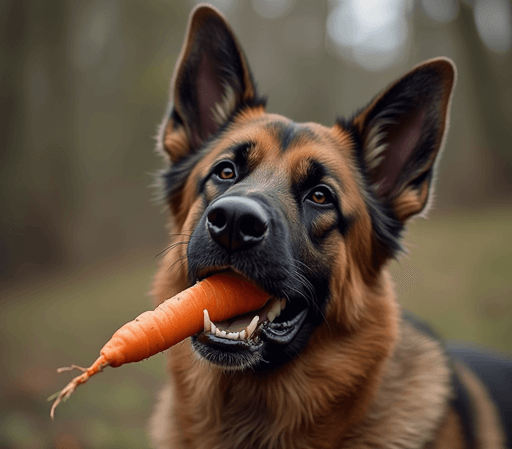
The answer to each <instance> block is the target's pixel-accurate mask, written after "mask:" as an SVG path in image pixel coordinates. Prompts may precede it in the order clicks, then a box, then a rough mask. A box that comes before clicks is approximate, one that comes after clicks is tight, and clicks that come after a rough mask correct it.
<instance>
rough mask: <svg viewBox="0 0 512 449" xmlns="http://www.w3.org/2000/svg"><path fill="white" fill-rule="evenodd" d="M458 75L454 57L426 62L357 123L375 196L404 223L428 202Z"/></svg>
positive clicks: (360, 117) (404, 77)
mask: <svg viewBox="0 0 512 449" xmlns="http://www.w3.org/2000/svg"><path fill="white" fill-rule="evenodd" d="M455 76H456V71H455V65H454V64H453V62H452V61H451V60H450V59H447V58H436V59H431V60H429V61H426V62H424V63H422V64H420V65H418V66H417V67H415V68H414V69H413V70H411V71H410V72H409V73H407V74H406V75H405V76H403V77H402V78H401V79H399V80H398V81H397V82H395V83H394V84H393V85H392V86H391V87H390V88H388V89H387V90H386V91H384V92H383V93H382V94H380V95H379V96H378V97H377V98H375V99H374V100H373V101H372V102H371V103H370V105H369V106H368V107H366V108H365V109H364V110H363V111H362V112H360V113H359V114H358V115H357V116H356V117H355V118H354V120H353V126H354V127H355V128H356V129H357V131H358V134H359V136H360V138H361V141H362V146H363V148H362V152H363V154H362V155H361V156H362V157H361V158H360V159H361V160H362V163H363V166H364V169H365V171H366V175H367V178H368V180H369V182H370V184H371V187H372V189H373V192H374V194H375V195H376V197H377V199H378V200H380V201H381V202H382V203H384V204H385V205H386V206H387V207H389V208H390V209H391V210H392V211H393V213H394V215H395V217H396V218H397V219H398V220H399V221H400V222H402V223H404V222H405V220H407V219H408V218H409V217H411V216H413V215H416V214H418V213H420V212H421V211H423V210H424V209H425V207H426V205H427V203H428V199H429V195H430V193H431V190H432V182H433V169H434V165H435V161H436V158H437V156H438V155H439V153H440V150H441V148H442V145H443V142H444V139H445V135H446V131H447V128H448V114H449V109H450V100H451V96H452V90H453V86H454V82H455Z"/></svg>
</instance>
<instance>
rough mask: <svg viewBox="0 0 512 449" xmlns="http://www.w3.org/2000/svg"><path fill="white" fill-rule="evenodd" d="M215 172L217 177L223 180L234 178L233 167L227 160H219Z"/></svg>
mask: <svg viewBox="0 0 512 449" xmlns="http://www.w3.org/2000/svg"><path fill="white" fill-rule="evenodd" d="M215 174H216V175H217V177H218V178H219V179H222V180H223V181H226V180H229V179H235V177H236V172H235V167H234V165H233V164H232V163H231V162H228V161H224V162H221V163H220V164H219V165H217V167H215Z"/></svg>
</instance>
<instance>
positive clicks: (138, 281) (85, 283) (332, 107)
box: [0, 0, 512, 449]
mask: <svg viewBox="0 0 512 449" xmlns="http://www.w3.org/2000/svg"><path fill="white" fill-rule="evenodd" d="M194 4H195V2H193V1H189V0H167V1H165V0H145V1H135V0H89V1H87V2H79V1H71V0H53V1H47V0H23V1H17V0H3V1H2V2H1V4H0V118H1V120H0V135H1V136H2V141H3V142H4V143H3V144H2V149H1V151H0V182H1V193H2V194H1V195H0V210H1V211H2V212H1V213H0V350H1V354H2V367H1V370H0V385H1V387H0V403H1V404H2V405H1V406H0V448H1V449H4V448H47V447H48V448H50V447H57V448H103V449H104V448H119V447H126V448H129V447H139V448H140V447H149V441H148V439H147V436H146V433H145V427H146V421H147V418H148V416H149V414H150V412H151V407H152V404H153V403H154V399H155V393H156V391H157V389H158V388H159V387H160V386H161V385H163V383H164V380H165V373H164V365H165V358H164V357H163V356H155V357H154V358H152V359H150V360H148V361H145V362H144V363H140V364H135V365H133V366H131V365H129V366H126V367H123V368H122V369H120V370H119V371H117V370H110V371H108V370H107V371H106V372H105V373H103V374H102V375H101V376H100V377H99V378H97V379H95V381H94V382H92V383H91V384H90V385H88V387H87V388H84V390H83V391H80V390H79V391H78V392H77V393H76V395H75V396H74V397H73V398H72V400H71V401H70V402H69V403H67V404H65V405H63V406H61V407H60V408H59V410H58V411H57V416H56V420H55V422H51V421H50V419H49V407H50V406H49V404H48V403H47V402H46V398H47V397H48V396H49V395H50V394H52V393H54V392H55V391H57V390H59V389H60V388H62V387H63V386H64V385H65V383H66V382H67V381H68V380H69V376H68V375H66V374H62V375H60V376H57V374H56V373H55V368H56V367H58V366H63V365H68V364H70V363H78V364H80V365H88V364H89V363H90V362H91V361H92V360H93V359H94V358H95V357H96V355H97V353H98V350H99V349H100V348H101V346H102V345H103V344H104V342H105V341H107V340H108V338H109V337H110V336H111V334H112V333H113V332H114V331H115V329H117V327H118V326H120V325H121V324H123V323H124V322H126V321H128V320H130V319H132V318H133V317H134V316H135V315H136V314H138V313H140V312H142V311H144V310H146V309H148V308H149V307H151V301H150V298H149V297H148V294H147V292H148V291H149V289H150V286H151V278H152V275H153V273H154V272H155V271H156V267H157V263H158V257H156V255H157V254H158V253H159V252H160V251H161V250H163V249H164V248H165V247H166V245H167V236H166V230H165V227H164V226H165V221H166V212H165V211H162V206H161V205H158V204H155V202H154V201H152V200H153V198H154V196H155V189H153V188H150V186H151V185H152V184H154V178H153V174H154V173H156V172H157V170H158V169H159V168H161V167H162V161H161V159H160V158H159V157H158V156H157V155H156V154H155V152H154V150H153V148H154V140H153V136H154V135H155V133H156V126H157V124H158V123H159V122H160V120H161V116H162V114H163V113H164V111H165V108H166V104H167V99H168V96H169V81H170V78H171V75H172V71H173V67H174V64H175V61H176V58H177V56H178V53H179V50H180V46H181V43H182V39H183V35H184V32H185V27H186V23H187V16H188V14H189V12H190V10H191V8H192V7H193V6H194ZM213 4H215V5H216V6H217V7H219V8H220V9H221V10H222V11H223V12H224V13H225V14H226V15H227V17H228V19H229V21H230V23H231V24H232V26H233V28H234V30H235V32H236V33H237V35H238V37H239V40H240V42H241V43H242V46H243V48H244V50H245V52H246V54H247V56H248V59H249V62H250V64H251V67H252V71H253V73H254V76H255V79H256V81H257V83H258V86H259V90H260V92H261V93H262V94H265V95H268V97H269V102H268V110H269V111H271V112H277V113H280V114H284V115H286V116H289V117H290V118H292V119H294V120H296V121H317V122H321V123H323V124H325V125H331V124H333V123H334V119H335V118H336V116H338V115H341V116H350V115H351V114H352V113H354V112H355V111H356V110H357V109H358V108H359V107H361V106H364V105H365V104H366V103H367V102H368V101H370V100H371V98H372V97H373V96H374V95H376V94H377V93H378V92H379V91H380V90H381V89H383V88H384V87H385V86H386V85H387V84H388V83H390V82H392V81H393V80H394V79H395V78H396V77H398V76H400V75H402V74H403V73H404V72H406V71H407V70H409V69H410V68H411V67H412V66H413V65H415V64H417V63H419V62H421V61H423V60H425V59H428V58H432V57H436V56H448V57H450V58H452V59H453V60H454V61H455V63H456V65H457V67H458V83H457V87H456V90H455V96H454V100H453V108H452V114H451V129H450V132H449V136H448V139H447V142H446V146H445V151H444V155H443V158H442V161H441V164H440V165H439V173H438V182H437V193H436V202H435V207H434V208H433V210H432V211H431V212H430V215H429V216H430V219H429V220H421V219H419V220H417V221H416V222H415V223H414V224H412V225H411V226H410V227H409V232H408V234H407V236H406V243H407V247H408V248H409V255H408V256H406V257H404V258H402V259H401V260H400V261H399V262H398V263H397V262H393V264H392V270H393V273H394V276H395V280H396V284H397V291H398V294H399V298H400V302H401V303H402V304H403V305H404V306H405V307H407V308H409V309H412V310H413V311H415V312H417V313H418V314H420V315H421V316H423V317H425V318H427V319H429V320H430V321H431V322H432V323H433V324H434V325H435V327H436V328H437V330H438V331H439V332H440V333H441V334H442V335H444V336H446V337H448V338H464V339H469V340H472V341H474V342H476V343H478V344H485V345H487V346H491V347H493V348H495V349H498V350H503V351H512V328H511V326H510V322H511V318H512V300H511V299H512V298H511V290H512V281H511V269H510V267H511V266H512V236H511V235H512V232H511V222H512V207H511V206H512V195H511V194H512V149H511V142H512V50H511V44H512V7H511V3H510V2H509V0H472V1H459V0H421V1H420V0H331V1H320V0H250V1H249V0H244V1H240V0H239V1H236V0H216V1H215V2H213Z"/></svg>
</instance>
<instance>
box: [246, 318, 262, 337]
mask: <svg viewBox="0 0 512 449" xmlns="http://www.w3.org/2000/svg"><path fill="white" fill-rule="evenodd" d="M259 319H260V317H259V316H257V315H256V316H255V317H254V318H253V319H252V321H251V323H250V324H249V326H247V327H246V328H245V329H244V330H246V331H247V338H248V339H249V338H251V335H252V333H253V332H254V330H255V329H256V326H257V325H258V320H259Z"/></svg>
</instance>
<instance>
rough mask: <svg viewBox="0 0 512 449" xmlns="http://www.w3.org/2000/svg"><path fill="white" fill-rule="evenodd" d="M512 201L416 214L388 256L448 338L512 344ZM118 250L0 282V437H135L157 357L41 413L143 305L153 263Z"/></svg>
mask: <svg viewBox="0 0 512 449" xmlns="http://www.w3.org/2000/svg"><path fill="white" fill-rule="evenodd" d="M511 223H512V208H510V207H508V208H502V209H493V210H485V211H467V212H457V213H451V214H443V213H441V212H436V211H433V213H432V214H431V218H430V219H429V220H422V219H419V220H417V222H416V223H414V224H412V225H411V226H410V227H409V233H408V234H407V236H406V242H407V247H408V249H409V255H408V256H407V257H402V258H401V260H400V261H399V263H397V262H393V263H392V264H391V270H392V272H393V275H394V278H395V281H396V289H397V292H398V294H399V298H400V302H401V304H402V305H403V306H404V307H406V308H408V309H410V310H412V311H414V312H416V313H418V314H419V315H420V316H422V317H424V318H426V319H427V320H429V321H430V322H431V323H433V324H434V326H435V327H436V329H437V330H438V331H439V332H440V333H441V334H442V335H444V336H446V337H449V338H460V339H468V340H472V341H475V342H478V343H481V344H486V345H489V346H492V347H495V348H498V349H501V350H507V351H512V326H510V318H511V317H512V300H511V291H512V281H511V280H510V279H511V276H510V274H511V273H510V272H511V268H510V267H512V233H511V232H510V228H511ZM151 257H152V254H149V255H148V257H147V260H144V259H140V258H137V260H123V261H114V262H110V263H104V264H103V265H100V266H94V267H90V268H87V269H83V268H82V269H79V270H78V269H77V270H74V271H70V272H67V273H59V274H57V275H55V276H52V277H48V278H46V279H39V280H37V281H36V280H28V281H27V282H25V283H23V284H21V285H15V286H10V287H9V288H4V289H3V290H0V350H1V353H2V362H3V366H2V370H1V372H0V382H1V385H2V387H3V388H2V389H1V390H0V403H1V404H2V406H1V407H2V408H0V448H34V449H35V448H49V447H57V448H66V449H71V448H101V449H108V448H119V447H123V448H132V447H133V448H135V447H136V448H144V447H149V442H148V440H147V436H146V432H145V426H146V422H147V418H148V416H149V414H150V411H151V407H152V404H153V402H154V398H155V392H156V391H157V389H158V388H159V387H160V386H161V385H162V384H163V382H164V379H165V374H164V364H165V357H164V356H163V355H158V356H155V357H153V358H152V359H150V360H147V361H145V362H143V363H138V364H132V365H127V366H124V367H122V368H120V369H119V370H117V369H110V370H106V371H105V372H103V373H102V374H101V375H99V376H98V377H97V378H95V379H93V380H92V381H91V382H90V384H88V386H87V388H83V389H82V388H81V389H79V390H78V391H77V392H76V393H75V395H74V396H73V397H72V399H71V400H70V401H69V402H67V403H66V404H63V405H61V406H60V407H59V409H58V410H57V416H56V420H55V421H54V422H51V421H50V419H49V415H48V414H49V408H50V405H49V403H47V402H46V398H47V397H48V396H49V395H51V394H52V393H54V392H56V391H57V390H59V389H60V388H62V387H63V386H64V384H65V383H66V382H67V380H69V379H70V375H68V374H61V375H60V376H57V374H55V368H56V367H59V366H65V365H68V364H70V363H77V364H79V365H88V364H90V363H91V362H92V361H93V360H94V359H95V358H96V356H97V354H98V351H99V349H100V348H101V346H102V345H103V344H104V343H105V342H106V341H107V340H108V338H110V336H111V334H112V333H113V331H114V330H115V329H117V328H118V327H119V326H120V325H121V324H123V323H125V322H126V321H128V320H130V319H132V318H133V317H134V316H135V315H137V314H138V313H140V312H142V311H144V310H146V309H148V308H149V307H150V299H149V297H148V296H147V291H148V290H149V287H150V283H151V277H152V275H153V273H154V271H155V263H154V261H153V260H152V259H151Z"/></svg>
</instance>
